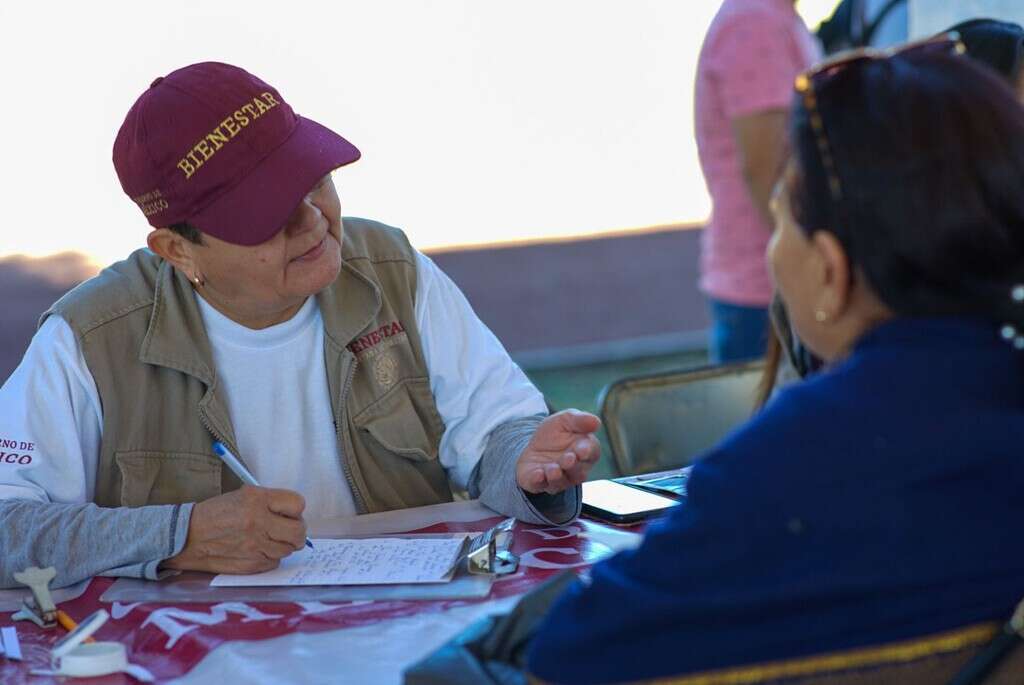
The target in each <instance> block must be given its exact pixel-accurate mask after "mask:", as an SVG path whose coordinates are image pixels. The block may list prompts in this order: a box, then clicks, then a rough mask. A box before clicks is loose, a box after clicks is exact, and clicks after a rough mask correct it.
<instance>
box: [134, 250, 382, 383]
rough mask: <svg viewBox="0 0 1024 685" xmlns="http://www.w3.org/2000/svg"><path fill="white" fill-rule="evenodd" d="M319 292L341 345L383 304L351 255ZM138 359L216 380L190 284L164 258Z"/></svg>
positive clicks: (330, 334) (333, 337) (330, 331)
mask: <svg viewBox="0 0 1024 685" xmlns="http://www.w3.org/2000/svg"><path fill="white" fill-rule="evenodd" d="M316 298H317V301H318V303H319V305H320V315H321V317H322V318H323V322H324V333H325V335H326V336H327V338H328V339H329V340H330V341H331V342H332V343H333V344H334V345H335V346H337V347H338V348H339V349H344V348H345V346H346V345H348V344H349V343H350V342H351V341H352V340H354V339H355V338H356V337H357V336H358V335H359V334H360V333H361V332H362V331H363V330H364V329H366V327H367V326H369V325H370V324H371V323H372V322H373V320H374V318H375V317H376V316H377V313H378V312H379V311H380V308H381V294H380V289H379V288H378V287H377V286H376V284H374V283H373V281H371V280H370V279H369V278H368V277H366V276H364V275H363V274H362V273H360V272H359V271H358V270H357V269H356V268H355V267H354V266H353V265H352V263H351V262H350V261H349V260H344V261H343V262H342V265H341V271H340V272H339V274H338V277H337V278H336V279H335V280H334V282H333V283H332V284H331V285H329V286H327V287H326V288H324V289H323V290H322V291H321V292H320V293H318V294H317V295H316ZM139 360H140V361H142V362H144V363H147V364H155V365H157V366H165V367H168V368H172V369H176V370H178V371H181V372H182V373H185V374H188V375H190V376H195V377H196V378H198V379H199V380H201V381H202V382H203V383H204V384H206V385H207V386H212V385H214V383H215V379H216V371H215V369H214V365H213V352H212V349H211V347H210V341H209V338H208V337H207V335H206V329H205V327H204V326H203V318H202V315H201V313H200V311H199V306H198V304H196V301H195V294H194V293H193V290H192V285H191V284H190V283H189V282H188V280H187V279H186V278H185V276H184V275H182V274H181V273H179V272H178V270H177V269H175V268H174V267H172V266H171V265H170V264H169V263H168V262H166V261H163V262H161V264H160V268H159V270H158V272H157V279H156V288H155V291H154V294H153V310H152V313H151V314H150V317H149V327H148V329H147V330H146V337H145V338H144V339H143V341H142V347H141V349H140V351H139Z"/></svg>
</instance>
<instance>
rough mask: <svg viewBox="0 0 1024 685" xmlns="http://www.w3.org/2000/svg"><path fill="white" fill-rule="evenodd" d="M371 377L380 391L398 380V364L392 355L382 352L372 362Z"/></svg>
mask: <svg viewBox="0 0 1024 685" xmlns="http://www.w3.org/2000/svg"><path fill="white" fill-rule="evenodd" d="M373 377H374V378H375V379H376V380H377V383H378V385H380V387H381V389H382V390H387V389H388V388H390V387H391V386H392V385H394V384H395V381H397V380H398V362H397V361H396V360H395V357H394V355H392V354H390V353H388V352H384V353H383V354H379V355H377V358H376V359H375V360H374V362H373Z"/></svg>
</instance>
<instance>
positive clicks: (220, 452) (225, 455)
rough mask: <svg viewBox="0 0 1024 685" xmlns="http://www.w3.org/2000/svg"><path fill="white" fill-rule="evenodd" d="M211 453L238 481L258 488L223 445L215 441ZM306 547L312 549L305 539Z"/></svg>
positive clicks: (249, 474)
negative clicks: (218, 458) (214, 454)
mask: <svg viewBox="0 0 1024 685" xmlns="http://www.w3.org/2000/svg"><path fill="white" fill-rule="evenodd" d="M213 451H214V452H215V453H216V454H217V456H218V457H220V459H221V461H223V462H224V463H225V464H227V465H228V468H229V469H231V472H232V473H233V474H235V475H236V476H238V479H239V480H240V481H242V482H243V483H245V484H246V485H255V486H256V487H259V486H260V484H259V483H257V482H256V478H254V477H253V475H252V474H251V473H249V469H247V468H245V466H243V465H242V462H240V461H238V457H236V456H235V455H233V454H231V450H229V449H228V448H227V447H226V446H225V445H224V443H222V442H219V441H216V440H215V441H214V443H213ZM306 547H309V548H310V549H313V542H312V541H311V540H310V539H309V538H306Z"/></svg>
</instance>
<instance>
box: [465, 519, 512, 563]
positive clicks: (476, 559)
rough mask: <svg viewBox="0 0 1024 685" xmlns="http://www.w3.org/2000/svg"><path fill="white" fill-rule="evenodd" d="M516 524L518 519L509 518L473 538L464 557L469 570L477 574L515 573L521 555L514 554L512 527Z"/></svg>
mask: <svg viewBox="0 0 1024 685" xmlns="http://www.w3.org/2000/svg"><path fill="white" fill-rule="evenodd" d="M515 525H516V520H515V519H514V518H508V519H505V520H504V521H502V522H501V523H499V524H498V525H496V526H494V527H493V528H491V529H490V530H487V531H484V532H483V533H481V534H480V535H477V536H476V537H475V538H471V539H470V540H469V545H468V547H467V549H466V552H465V555H464V556H463V557H462V559H465V560H466V568H467V570H468V571H469V572H470V573H473V574H476V575H493V576H504V575H508V574H509V573H515V572H516V569H517V568H519V557H517V556H516V555H515V554H512V529H513V528H514V527H515ZM462 559H460V560H459V561H460V563H461V561H462Z"/></svg>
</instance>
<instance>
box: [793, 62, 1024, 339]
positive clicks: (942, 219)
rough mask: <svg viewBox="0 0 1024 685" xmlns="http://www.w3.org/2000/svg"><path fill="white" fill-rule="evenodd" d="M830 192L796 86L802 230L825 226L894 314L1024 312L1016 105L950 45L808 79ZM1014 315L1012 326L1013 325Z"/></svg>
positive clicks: (1021, 151) (1021, 133)
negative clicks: (834, 186) (834, 185)
mask: <svg viewBox="0 0 1024 685" xmlns="http://www.w3.org/2000/svg"><path fill="white" fill-rule="evenodd" d="M815 90H816V95H817V103H818V110H819V112H820V114H821V118H822V122H823V125H824V129H825V134H826V139H827V141H828V145H829V147H830V149H831V153H832V157H833V159H834V161H835V168H836V173H837V175H838V177H839V181H840V187H841V191H842V199H841V200H840V201H839V202H835V201H834V200H833V199H832V195H831V194H830V190H829V184H828V180H827V177H826V174H825V172H824V170H823V166H822V161H821V156H820V153H819V151H818V148H817V147H816V145H817V141H816V139H815V133H814V130H813V128H812V125H811V121H810V117H809V115H808V112H807V110H806V109H805V107H804V104H803V100H802V98H801V97H800V96H799V95H797V96H796V100H795V102H796V104H795V106H794V107H793V116H792V120H791V128H790V135H791V142H792V149H793V153H794V158H795V162H796V164H795V167H796V172H797V173H796V174H795V175H794V177H792V178H791V179H790V180H789V185H788V191H789V194H790V202H791V206H792V208H793V214H794V218H795V219H796V221H797V223H799V224H800V225H801V226H802V228H803V230H804V231H805V232H806V233H808V234H813V233H814V232H816V231H820V230H826V231H829V232H830V233H832V234H834V235H835V236H836V237H837V238H838V240H839V241H840V243H841V244H842V245H843V248H844V249H845V251H846V253H847V255H848V256H849V259H850V261H851V262H852V265H853V266H854V267H855V270H856V272H858V273H862V274H863V275H864V277H865V278H866V279H867V281H868V283H869V284H870V286H871V287H872V289H873V290H874V292H875V293H876V294H877V295H878V296H879V297H880V298H881V299H882V301H883V302H885V304H886V305H888V307H889V308H890V309H892V310H893V311H894V312H895V313H897V314H898V315H902V316H943V315H970V316H980V317H984V318H987V319H991V320H993V321H995V322H999V323H1014V324H1021V323H1024V305H1022V304H1018V303H1015V302H1014V301H1013V299H1012V297H1011V292H1012V290H1013V288H1014V286H1015V285H1017V284H1019V283H1022V282H1024V108H1022V107H1021V105H1020V104H1019V103H1018V102H1017V100H1016V99H1015V97H1014V94H1013V93H1012V92H1011V90H1010V89H1009V88H1008V87H1007V85H1006V84H1005V82H1004V81H1002V80H1000V79H999V78H998V76H997V75H996V74H995V73H994V72H992V71H991V70H989V69H986V68H985V67H982V66H980V65H978V64H977V63H975V62H973V61H972V60H969V59H965V58H963V57H962V56H958V55H954V54H951V53H950V54H935V53H934V52H932V53H931V54H928V53H924V52H914V53H910V52H908V53H903V54H896V55H894V56H892V57H887V58H878V59H870V60H865V61H861V62H858V63H856V64H851V65H847V66H845V67H840V68H838V69H837V70H836V71H835V72H834V73H833V74H832V75H831V76H822V77H819V78H817V79H815ZM1018 328H1020V326H1018Z"/></svg>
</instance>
